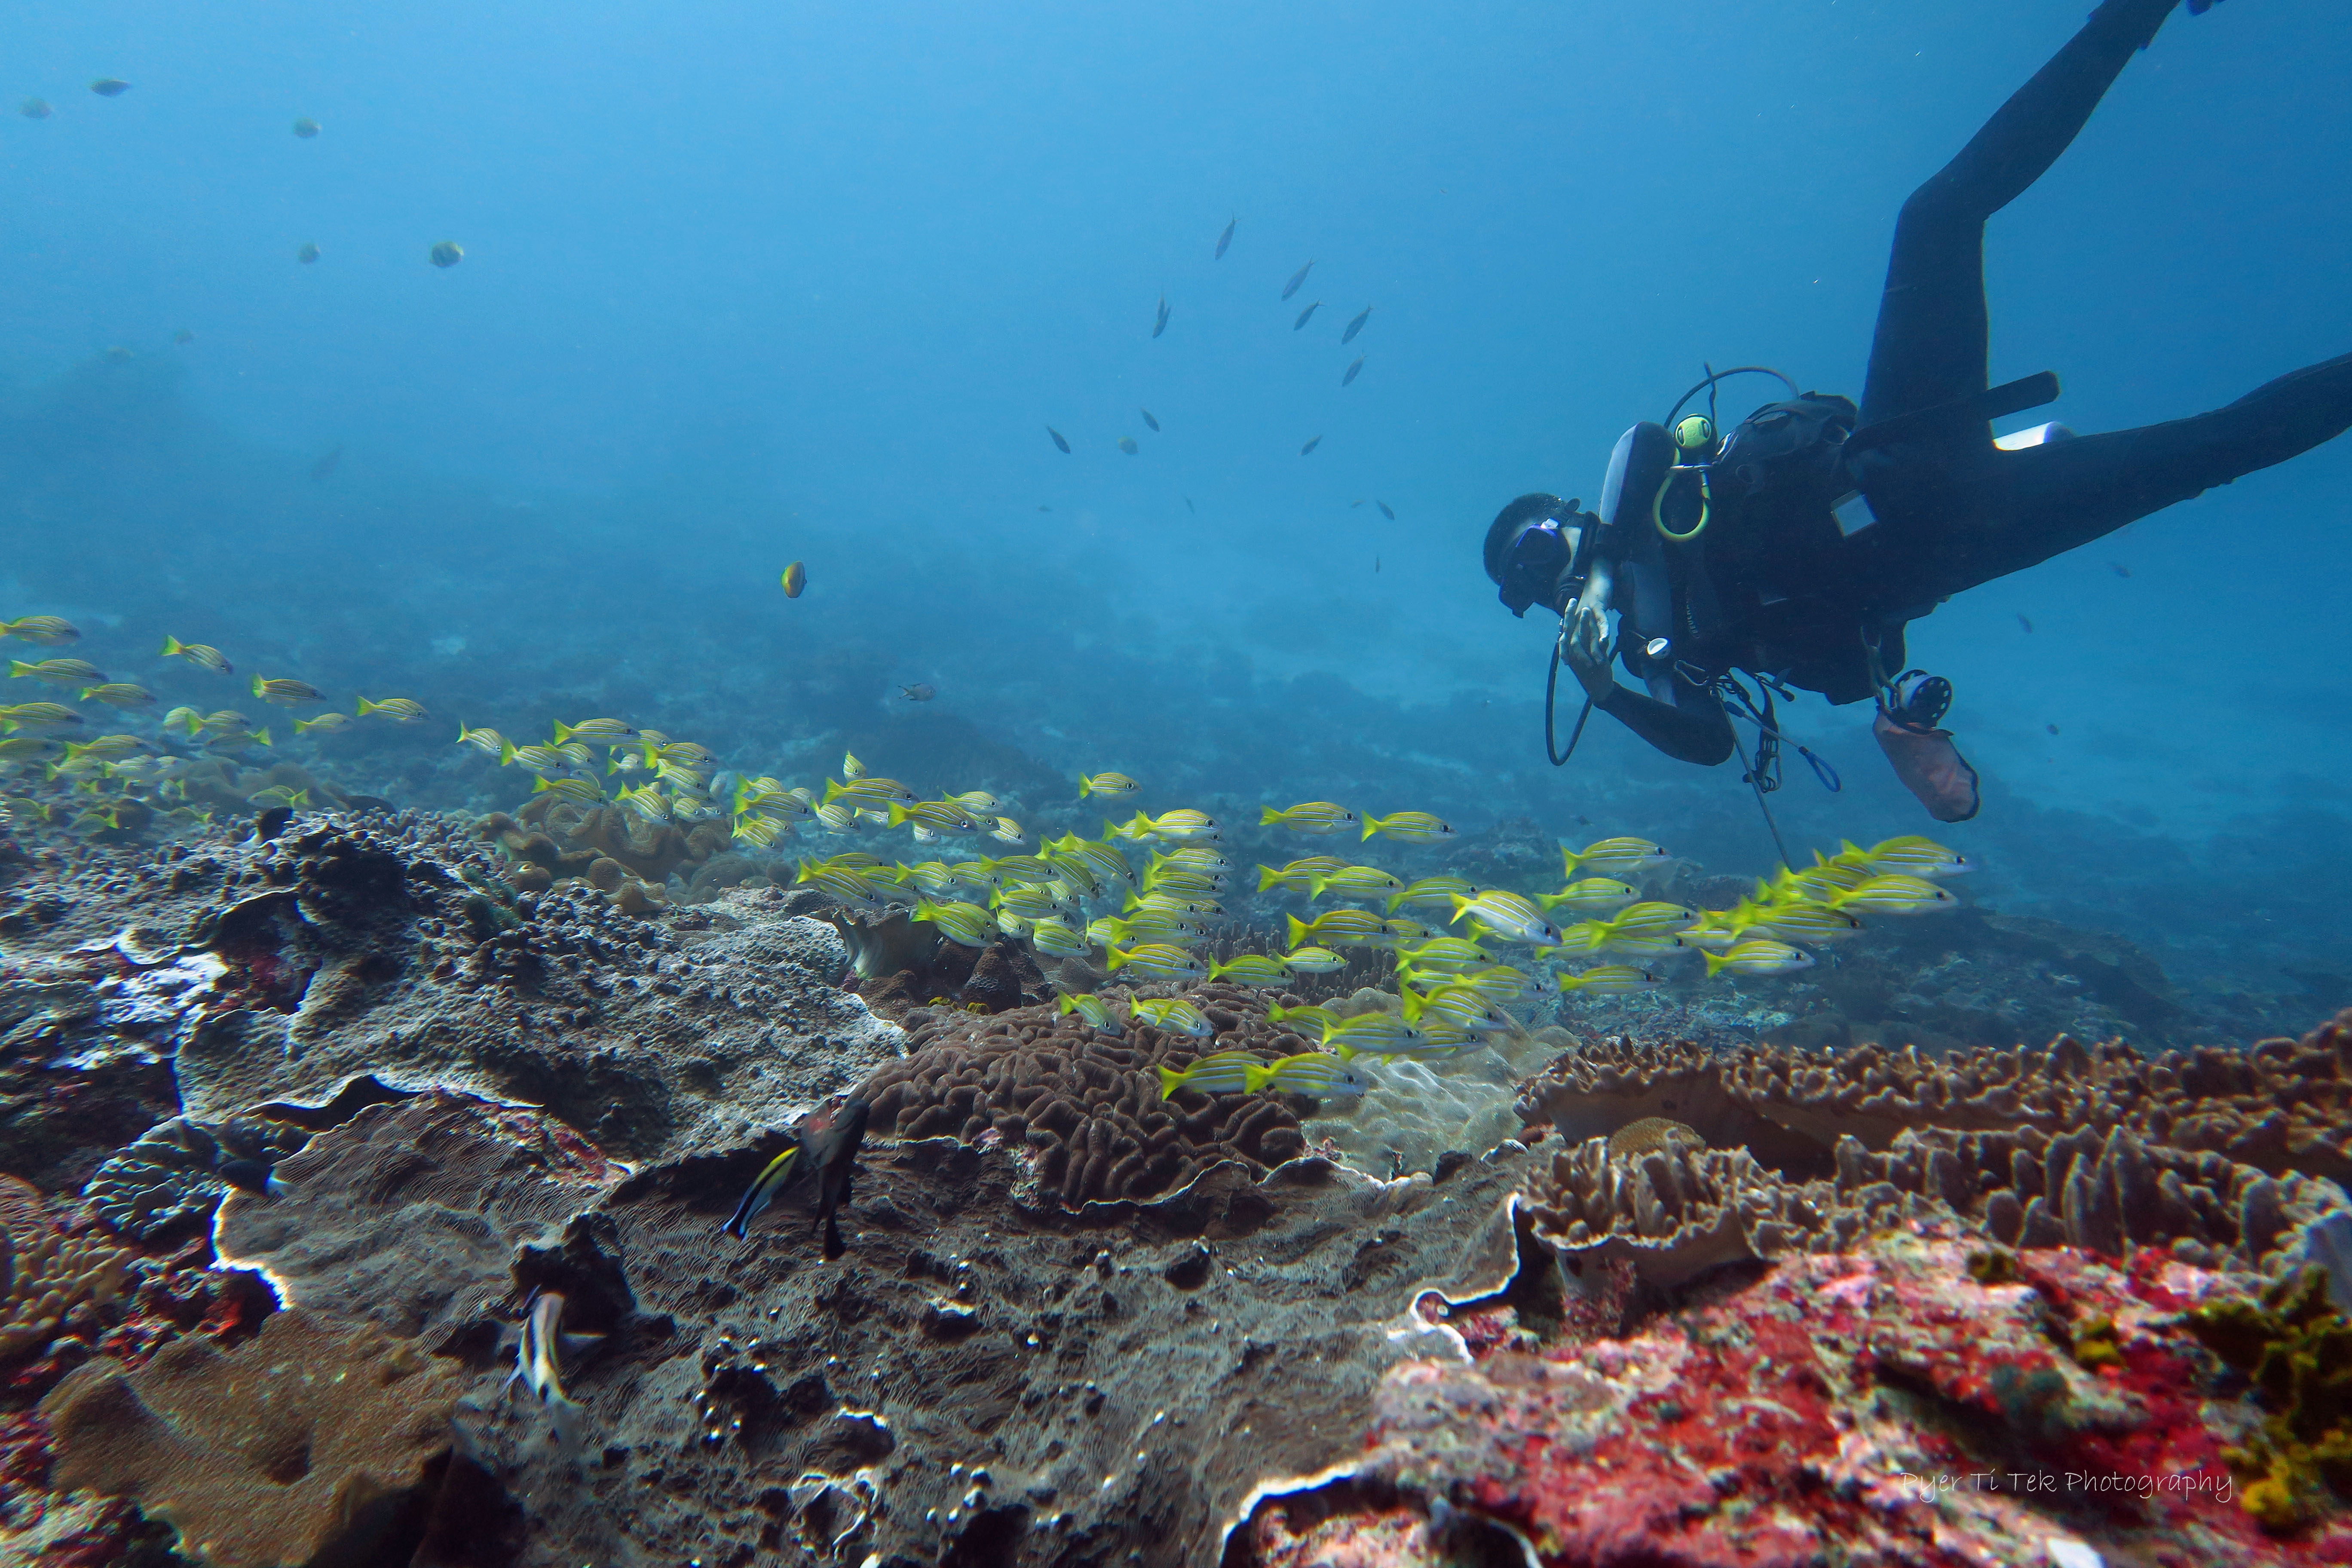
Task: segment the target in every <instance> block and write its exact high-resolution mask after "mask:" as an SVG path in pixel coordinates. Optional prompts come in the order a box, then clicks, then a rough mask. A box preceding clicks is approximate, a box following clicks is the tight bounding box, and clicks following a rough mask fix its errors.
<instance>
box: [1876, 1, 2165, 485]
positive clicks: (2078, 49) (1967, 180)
mask: <svg viewBox="0 0 2352 1568" xmlns="http://www.w3.org/2000/svg"><path fill="white" fill-rule="evenodd" d="M2177 4H2179V0H2106V3H2105V5H2101V6H2100V7H2099V8H2098V9H2097V10H2095V11H2094V12H2093V13H2091V17H2090V20H2089V21H2087V22H2085V23H2084V25H2083V28H2082V30H2081V31H2080V32H2078V33H2076V34H2075V35H2074V37H2072V38H2070V39H2068V40H2067V42H2066V44H2065V46H2064V47H2062V48H2061V49H2060V50H2059V51H2058V53H2057V54H2056V55H2055V56H2053V58H2051V60H2050V63H2049V64H2047V65H2045V66H2043V67H2042V68H2041V69H2040V70H2039V71H2036V72H2035V73H2034V75H2033V79H2032V80H2031V81H2029V82H2027V83H2026V84H2025V85H2024V86H2023V87H2021V88H2020V89H2017V91H2016V92H2014V93H2013V94H2011V96H2010V99H2009V101H2008V102H2006V103H2004V104H2002V105H2001V106H2000V109H1999V110H1995V111H1994V113H1993V116H1992V118H1991V119H1990V120H1989V121H1986V122H1985V125H1984V129H1982V130H1980V131H1979V132H1977V133H1976V135H1975V136H1974V137H1972V138H1970V140H1969V144H1968V145H1967V146H1965V147H1963V148H1961V149H1960V151H1959V153H1958V156H1956V157H1954V158H1953V159H1952V161H1951V162H1950V163H1947V164H1945V165H1944V167H1943V168H1942V169H1940V170H1938V171H1937V173H1936V174H1934V175H1933V176H1931V177H1930V178H1929V179H1928V180H1927V183H1926V184H1923V185H1921V186H1920V187H1919V188H1918V189H1917V190H1916V191H1914V192H1913V193H1912V194H1911V197H1910V199H1909V200H1908V201H1906V202H1905V203H1904V204H1903V212H1902V216H1900V217H1899V218H1897V219H1896V221H1895V247H1894V252H1893V255H1892V256H1891V257H1890V258H1889V259H1888V262H1887V268H1886V290H1885V294H1884V295H1883V296H1882V297H1881V299H1880V301H1879V307H1878V327H1877V331H1876V332H1875V334H1874V336H1873V338H1872V341H1871V345H1870V373H1869V376H1868V378H1867V379H1866V380H1865V381H1864V384H1863V392H1862V421H1863V423H1864V424H1865V425H1867V424H1872V423H1875V422H1876V421H1878V420H1882V419H1889V418H1892V417H1894V416H1896V415H1898V414H1908V413H1911V412H1913V411H1915V410H1917V409H1921V408H1928V407H1933V406H1935V405H1937V404H1940V403H1948V402H1951V401H1953V400H1955V399H1957V398H1962V397H1969V396H1973V395H1976V394H1977V393H1979V392H1982V391H1983V390H1984V389H1985V384H1986V379H1985V339H1986V323H1985V291H1984V226H1985V220H1986V219H1988V218H1990V216H1992V215H1993V214H1995V213H1997V212H1999V211H2000V209H2001V208H2003V207H2005V206H2007V205H2009V204H2010V203H2011V202H2012V201H2014V200H2015V199H2016V198H2017V197H2018V196H2019V195H2021V194H2022V193H2023V192H2024V190H2025V189H2026V187H2028V186H2029V185H2031V184H2033V182H2034V181H2035V180H2037V179H2039V178H2041V177H2042V173H2043V171H2045V170H2047V169H2048V168H2049V167H2050V165H2051V164H2052V163H2055V162H2057V159H2058V155H2059V154H2060V153H2063V152H2064V151H2065V150H2066V148H2067V146H2068V144H2069V143H2071V142H2073V141H2074V137H2075V134H2076V133H2077V132H2080V131H2081V130H2082V129H2083V125H2084V122H2085V121H2088V120H2089V119H2090V117H2091V110H2094V109H2095V108H2097V107H2098V104H2099V100H2100V99H2101V98H2102V97H2103V96H2104V95H2105V92H2106V90H2107V88H2108V85H2109V84H2110V83H2112V82H2113V81H2114V80H2115V79H2116V75H2117V73H2119V72H2120V71H2121V70H2122V69H2123V68H2124V65H2125V62H2126V61H2127V60H2129V59H2130V58H2131V57H2132V55H2133V53H2134V52H2135V51H2136V50H2137V49H2139V48H2141V47H2145V46H2146V45H2147V42H2148V40H2149V39H2151V38H2153V37H2156V30H2157V28H2158V26H2162V25H2163V22H2164V19H2165V17H2166V16H2168V15H2169V14H2170V13H2171V11H2172V8H2173V7H2174V5H2177ZM1967 439H1968V440H1969V443H1970V444H1972V445H1974V446H1979V447H1981V446H1987V445H1989V444H1990V440H1991V435H1990V428H1989V427H1976V428H1973V429H1971V430H1970V431H1969V434H1968V437H1967Z"/></svg>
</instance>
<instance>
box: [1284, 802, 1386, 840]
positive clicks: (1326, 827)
mask: <svg viewBox="0 0 2352 1568" xmlns="http://www.w3.org/2000/svg"><path fill="white" fill-rule="evenodd" d="M1356 822H1357V818H1356V814H1355V813H1354V812H1352V811H1349V809H1348V808H1347V807H1346V806H1344V805H1333V804H1332V803H1331V802H1329V801H1328V800H1310V801H1304V802H1301V803H1300V804H1299V805H1293V806H1286V807H1285V808H1284V809H1282V810H1280V811H1276V809H1275V808H1274V807H1272V806H1270V805H1262V806H1260V807H1258V811H1257V823H1258V826H1260V827H1287V828H1289V829H1290V830H1291V831H1292V832H1293V833H1344V832H1346V831H1347V830H1348V829H1349V828H1350V827H1353V826H1356ZM1371 836H1372V835H1371V830H1370V829H1369V828H1367V829H1365V832H1364V837H1367V838H1370V837H1371Z"/></svg>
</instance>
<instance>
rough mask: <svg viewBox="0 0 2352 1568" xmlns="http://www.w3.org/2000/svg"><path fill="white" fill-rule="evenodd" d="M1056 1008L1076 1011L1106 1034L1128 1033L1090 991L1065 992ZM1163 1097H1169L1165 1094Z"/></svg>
mask: <svg viewBox="0 0 2352 1568" xmlns="http://www.w3.org/2000/svg"><path fill="white" fill-rule="evenodd" d="M1054 1010H1055V1012H1057V1013H1060V1014H1062V1015H1064V1016H1067V1015H1069V1014H1072V1013H1076V1015H1077V1016H1079V1017H1081V1018H1084V1019H1085V1020H1086V1021H1087V1027H1089V1028H1094V1029H1099V1030H1101V1031H1102V1032H1103V1033H1104V1034H1106V1035H1124V1034H1125V1033H1127V1026H1126V1025H1124V1024H1122V1023H1120V1022H1119V1021H1118V1017H1117V1016H1115V1015H1114V1014H1113V1013H1112V1012H1111V1010H1110V1008H1109V1007H1108V1005H1105V1004H1104V1002H1103V999H1102V998H1101V997H1099V996H1097V995H1096V994H1094V993H1092V992H1090V991H1079V992H1065V993H1063V994H1061V995H1060V996H1059V997H1056V998H1055V1003H1054ZM1161 1098H1162V1099H1165V1098H1167V1097H1166V1096H1165V1095H1163V1096H1161Z"/></svg>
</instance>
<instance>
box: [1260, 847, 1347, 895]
mask: <svg viewBox="0 0 2352 1568" xmlns="http://www.w3.org/2000/svg"><path fill="white" fill-rule="evenodd" d="M1347 868H1348V862H1347V859H1346V858H1344V857H1342V856H1339V855H1310V856H1308V857H1307V858H1306V859H1304V860H1293V861H1292V862H1291V863H1290V864H1289V865H1287V866H1285V867H1284V868H1282V869H1280V870H1279V871H1277V870H1276V869H1275V868H1273V867H1271V866H1260V867H1259V868H1257V890H1258V891H1259V892H1261V893H1263V892H1265V891H1266V890H1267V889H1272V888H1293V889H1298V890H1300V891H1302V892H1303V891H1305V890H1306V889H1307V888H1308V886H1309V885H1310V884H1312V883H1313V882H1314V880H1315V879H1316V878H1318V877H1322V876H1328V875H1329V874H1330V873H1331V872H1333V871H1344V870H1346V869H1347Z"/></svg>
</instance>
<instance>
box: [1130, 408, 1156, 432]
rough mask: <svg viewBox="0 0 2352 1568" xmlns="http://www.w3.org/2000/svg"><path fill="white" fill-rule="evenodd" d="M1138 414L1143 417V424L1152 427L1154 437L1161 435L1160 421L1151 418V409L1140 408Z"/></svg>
mask: <svg viewBox="0 0 2352 1568" xmlns="http://www.w3.org/2000/svg"><path fill="white" fill-rule="evenodd" d="M1136 412H1137V413H1139V414H1140V415H1142V416H1143V422H1144V423H1145V424H1146V425H1149V426H1151V433H1152V434H1153V435H1155V436H1157V435H1158V434H1160V421H1159V420H1157V419H1154V418H1153V417H1152V416H1151V410H1150V409H1149V408H1139V409H1137V410H1136Z"/></svg>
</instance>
